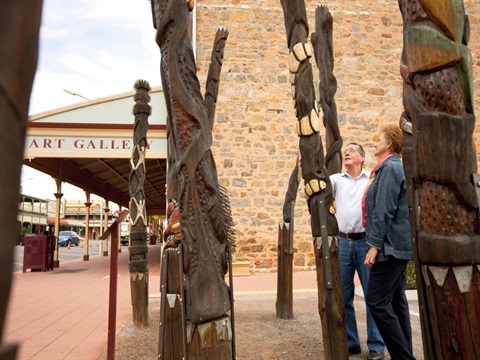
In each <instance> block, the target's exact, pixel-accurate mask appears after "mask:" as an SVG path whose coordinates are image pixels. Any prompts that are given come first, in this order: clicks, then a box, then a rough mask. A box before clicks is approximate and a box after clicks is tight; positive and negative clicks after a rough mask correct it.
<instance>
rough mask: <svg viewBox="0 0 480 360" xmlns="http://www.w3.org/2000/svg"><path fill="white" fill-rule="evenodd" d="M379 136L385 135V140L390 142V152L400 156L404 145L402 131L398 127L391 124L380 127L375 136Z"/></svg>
mask: <svg viewBox="0 0 480 360" xmlns="http://www.w3.org/2000/svg"><path fill="white" fill-rule="evenodd" d="M380 134H385V138H386V139H387V140H390V141H391V142H392V149H391V150H392V151H393V152H394V153H395V154H400V153H401V152H402V150H403V145H404V142H403V134H402V130H401V129H400V128H399V127H398V125H396V124H392V123H387V124H384V125H381V126H380V127H379V129H378V135H377V136H376V138H378V136H380Z"/></svg>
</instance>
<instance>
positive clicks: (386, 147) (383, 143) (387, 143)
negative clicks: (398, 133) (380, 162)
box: [375, 133, 392, 159]
mask: <svg viewBox="0 0 480 360" xmlns="http://www.w3.org/2000/svg"><path fill="white" fill-rule="evenodd" d="M391 147H392V141H391V140H387V138H386V137H385V134H384V133H381V134H380V136H379V137H378V141H377V143H376V144H375V156H376V157H377V158H378V159H381V158H383V157H384V156H385V155H387V154H388V153H390V152H392V151H391Z"/></svg>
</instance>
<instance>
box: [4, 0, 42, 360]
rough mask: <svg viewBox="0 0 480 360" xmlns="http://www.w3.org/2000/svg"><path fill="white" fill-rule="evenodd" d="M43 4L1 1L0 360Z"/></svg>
mask: <svg viewBox="0 0 480 360" xmlns="http://www.w3.org/2000/svg"><path fill="white" fill-rule="evenodd" d="M41 13H42V1H41V0H32V1H15V0H6V1H2V5H1V11H0V39H1V40H0V130H1V131H0V146H1V148H0V163H1V164H2V167H1V170H0V183H1V184H2V185H1V190H0V229H2V241H0V274H1V277H2V280H1V281H0V358H1V359H5V360H10V359H14V358H15V354H16V351H17V345H16V344H5V343H4V342H3V339H4V336H3V331H4V323H5V316H6V311H7V305H8V299H9V294H10V287H11V282H12V269H13V246H14V244H15V242H14V239H15V237H16V236H17V234H16V229H17V227H16V226H15V225H16V222H17V210H18V193H19V190H20V189H19V186H20V185H19V184H20V173H21V167H22V158H23V148H24V144H25V132H26V129H27V118H28V106H29V100H30V92H31V90H32V85H33V78H34V76H35V70H36V68H37V59H38V34H39V29H40V20H41Z"/></svg>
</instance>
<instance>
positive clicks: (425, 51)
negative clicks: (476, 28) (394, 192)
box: [399, 0, 480, 360]
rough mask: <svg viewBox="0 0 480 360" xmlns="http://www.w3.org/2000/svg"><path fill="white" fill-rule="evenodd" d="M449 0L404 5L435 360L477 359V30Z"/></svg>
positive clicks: (413, 185)
mask: <svg viewBox="0 0 480 360" xmlns="http://www.w3.org/2000/svg"><path fill="white" fill-rule="evenodd" d="M441 3H442V4H441V6H439V2H436V1H420V0H400V1H399V6H400V11H401V13H402V17H403V53H402V59H401V64H400V73H401V75H402V78H403V103H404V107H405V112H404V114H403V115H402V117H401V119H400V125H401V126H402V129H404V139H405V144H406V146H405V150H404V153H403V160H404V161H403V163H404V168H405V175H406V178H407V186H408V191H409V206H410V208H411V212H410V213H411V225H412V238H413V241H414V254H415V270H416V277H417V287H418V293H419V304H420V309H421V312H420V315H421V316H420V318H421V323H422V337H423V342H424V346H423V348H424V353H425V358H426V359H445V360H446V359H474V358H478V356H479V354H480V342H479V341H478V339H479V338H480V322H479V321H478V318H479V317H480V315H479V311H480V310H479V306H480V305H478V304H480V285H479V274H478V271H479V266H480V238H479V215H478V197H477V194H476V189H475V186H476V184H474V182H473V181H472V176H473V174H474V173H475V172H476V171H477V168H476V155H475V149H474V146H473V139H472V136H473V130H474V125H475V116H474V114H473V103H472V99H473V94H472V83H473V77H472V71H471V55H470V50H469V48H468V42H469V37H470V28H469V22H468V17H467V16H466V14H465V11H464V6H463V1H462V0H458V1H442V2H441ZM409 129H410V130H409Z"/></svg>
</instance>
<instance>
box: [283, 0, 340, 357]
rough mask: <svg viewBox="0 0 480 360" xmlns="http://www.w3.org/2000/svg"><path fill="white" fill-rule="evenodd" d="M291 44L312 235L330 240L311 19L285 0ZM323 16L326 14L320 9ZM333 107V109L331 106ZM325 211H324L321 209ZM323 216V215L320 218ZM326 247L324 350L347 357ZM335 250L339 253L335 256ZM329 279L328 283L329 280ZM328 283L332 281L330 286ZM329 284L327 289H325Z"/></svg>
mask: <svg viewBox="0 0 480 360" xmlns="http://www.w3.org/2000/svg"><path fill="white" fill-rule="evenodd" d="M281 4H282V8H283V13H284V19H285V29H286V32H287V44H288V48H289V50H290V55H289V70H290V74H291V75H290V82H291V85H292V88H293V89H294V91H292V97H293V100H294V106H295V108H296V114H297V120H298V121H297V135H298V136H299V137H300V142H299V147H300V157H301V162H300V163H301V172H302V178H303V180H304V182H305V193H306V195H307V203H308V207H309V211H310V215H311V227H312V235H313V238H320V237H322V236H323V238H324V239H326V240H327V244H326V245H325V247H329V248H330V246H329V244H328V238H330V237H333V236H337V235H338V224H337V220H336V218H335V212H336V209H335V202H334V199H333V196H332V186H331V183H330V179H329V174H328V171H327V169H326V167H325V159H324V151H323V146H322V140H321V138H320V134H319V130H320V119H319V114H318V112H317V111H318V110H317V106H316V104H315V91H314V86H313V73H312V67H311V65H310V62H309V58H310V57H311V56H312V55H313V49H312V48H311V46H310V44H309V43H308V41H307V38H308V32H309V29H308V19H307V16H306V8H305V2H304V1H303V0H296V1H285V0H282V1H281ZM320 15H324V14H323V12H320ZM330 111H331V109H330ZM320 208H321V209H322V210H324V212H322V214H321V213H320V211H319V209H320ZM320 215H322V219H321V218H320ZM332 246H333V247H334V248H333V249H326V253H327V254H328V253H329V252H331V254H330V256H323V255H322V254H321V252H320V247H318V248H317V250H316V256H315V258H316V263H317V278H318V279H322V280H321V281H318V294H319V312H320V316H321V320H322V333H323V334H324V336H326V338H325V340H327V341H324V349H325V350H324V353H325V356H326V357H325V358H326V359H347V358H348V351H347V343H346V338H347V335H346V328H345V325H344V324H345V312H344V311H343V312H342V311H339V310H338V308H340V307H341V308H343V306H344V304H343V295H342V290H341V282H339V281H338V282H337V281H335V282H333V283H332V278H334V279H338V278H339V277H340V262H339V257H338V251H336V250H335V246H336V245H335V244H332ZM335 253H337V255H336V256H334V255H335ZM324 279H328V281H324ZM327 282H328V284H327ZM326 286H328V288H326Z"/></svg>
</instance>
